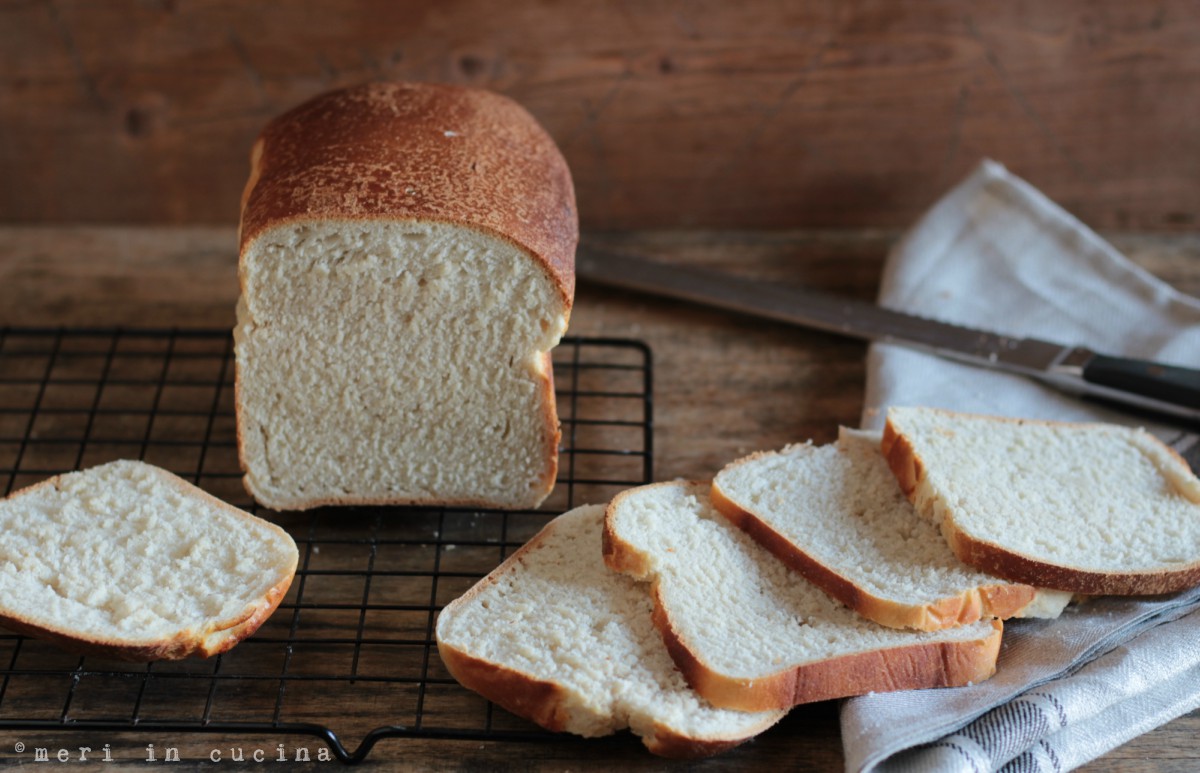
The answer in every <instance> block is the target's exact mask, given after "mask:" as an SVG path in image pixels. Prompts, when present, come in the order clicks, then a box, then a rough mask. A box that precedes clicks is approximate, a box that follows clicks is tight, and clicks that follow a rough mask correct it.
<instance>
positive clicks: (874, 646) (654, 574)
mask: <svg viewBox="0 0 1200 773" xmlns="http://www.w3.org/2000/svg"><path fill="white" fill-rule="evenodd" d="M709 488H710V486H709V484H707V483H688V482H672V483H659V484H655V485H651V486H643V487H640V488H635V489H630V490H628V491H626V492H624V493H622V494H619V495H618V496H617V497H616V498H615V499H614V500H613V501H612V503H611V504H610V505H609V507H608V512H607V516H606V521H605V534H604V536H605V540H604V553H605V560H606V561H607V563H608V565H609V566H610V567H612V568H614V569H617V570H619V571H622V572H624V573H626V574H629V575H630V576H632V577H635V578H639V579H642V580H645V581H647V584H646V591H647V593H649V594H652V596H653V598H654V620H655V623H656V625H657V626H658V628H659V630H660V632H661V633H662V636H663V639H664V641H665V642H666V645H667V650H668V651H669V652H670V653H671V657H672V658H673V659H674V661H675V663H676V665H678V666H679V668H680V669H681V670H682V671H683V673H684V675H685V676H686V677H687V681H688V683H689V684H690V685H692V687H693V688H695V690H696V691H697V692H698V693H700V695H702V696H704V697H705V698H707V699H708V701H709V702H711V703H712V704H713V705H715V706H722V707H726V708H733V709H739V710H743V711H763V710H768V709H785V708H790V707H791V706H793V705H795V704H798V703H805V702H810V701H819V700H827V699H830V698H841V697H846V696H850V695H860V694H863V693H867V692H872V691H873V692H883V691H890V690H904V689H915V688H923V687H941V686H952V685H963V684H967V683H969V682H978V681H982V680H984V679H987V678H988V677H990V676H991V675H992V673H993V672H994V671H995V667H996V656H997V654H998V653H999V650H1000V636H1001V631H1002V623H1001V622H1000V621H998V620H995V621H992V620H988V621H981V622H974V623H968V624H966V625H961V626H958V627H956V628H950V629H946V630H942V631H936V632H919V631H902V630H896V629H893V628H885V627H883V626H881V625H878V624H876V623H873V622H871V621H869V620H867V619H865V618H863V617H860V616H859V615H857V614H856V613H854V612H852V611H850V610H849V609H846V608H845V607H843V606H842V605H841V604H839V603H837V602H836V601H834V600H833V599H832V598H831V597H829V596H828V595H827V594H826V593H825V592H824V591H822V590H821V589H820V588H818V587H816V586H815V585H813V584H811V583H809V582H808V581H806V580H805V579H804V578H803V577H801V576H799V575H798V574H795V573H794V572H792V571H791V570H790V569H788V567H787V566H785V565H784V564H783V563H782V562H781V561H779V560H778V559H777V558H775V557H774V556H773V555H771V554H770V553H769V552H767V551H766V550H765V549H764V548H762V547H760V546H759V545H758V544H756V543H755V542H754V541H753V540H751V539H750V537H749V536H747V535H746V534H745V533H743V532H742V531H740V530H739V529H737V528H736V527H735V526H733V525H732V524H731V523H729V522H728V521H727V520H726V519H725V518H724V517H723V516H721V515H720V514H719V513H718V512H717V511H716V509H715V508H713V506H712V504H711V503H710V501H709V496H708V494H709Z"/></svg>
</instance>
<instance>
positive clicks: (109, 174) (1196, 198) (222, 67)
mask: <svg viewBox="0 0 1200 773" xmlns="http://www.w3.org/2000/svg"><path fill="white" fill-rule="evenodd" d="M1196 10H1197V6H1196V4H1195V3H1194V2H1187V1H1184V0H1164V1H1163V2H1140V1H1139V2H1129V0H1094V1H1089V0H1062V1H1061V2H1051V3H1046V2H1040V1H1039V0H980V1H979V2H954V1H953V0H923V1H916V0H912V1H908V2H905V1H900V0H879V1H868V0H858V1H854V0H844V1H842V2H784V1H779V2H768V1H759V0H743V2H739V3H731V2H727V1H726V0H711V1H710V0H694V1H693V0H645V1H635V0H629V1H628V2H595V1H593V2H584V1H582V0H580V1H578V2H565V1H564V2H553V1H551V0H503V1H500V0H412V1H408V2H394V1H393V0H353V1H346V0H288V2H270V3H268V2H237V1H235V0H194V1H189V0H106V1H105V2H94V1H93V0H0V222H10V223H30V222H35V223H54V222H92V223H162V224H179V223H208V224H231V223H235V222H236V220H237V202H238V196H239V194H240V191H241V187H242V184H243V181H244V178H245V174H246V170H247V160H246V157H247V153H248V149H249V147H250V145H251V142H252V140H253V138H254V136H255V135H256V133H257V132H258V130H259V128H260V127H261V126H262V124H263V123H264V122H265V121H266V120H267V119H268V118H269V117H270V116H272V115H274V114H276V113H278V112H281V111H283V110H285V109H287V108H289V107H291V106H292V105H294V104H296V103H298V102H300V101H302V100H304V99H305V98H307V97H309V96H311V95H313V94H316V93H318V92H320V91H323V90H326V89H329V88H333V87H338V86H343V85H348V84H353V83H357V82H361V81H364V80H371V79H421V80H438V81H450V82H456V83H466V84H474V85H478V86H485V87H489V88H492V89H496V90H498V91H501V92H503V93H506V94H508V95H510V96H512V97H514V98H516V99H517V100H519V101H520V102H522V103H523V104H525V105H526V106H527V107H529V109H530V110H531V111H532V112H533V113H534V114H535V115H536V116H537V117H538V118H539V119H540V120H541V121H542V122H543V123H544V124H545V126H546V127H547V128H548V129H549V131H550V132H551V133H552V134H553V136H554V137H555V138H556V139H557V141H558V142H559V143H560V144H561V146H562V148H563V150H564V152H565V154H566V156H567V158H568V161H569V163H570V165H571V167H572V169H573V170H574V174H575V179H576V185H577V188H578V192H579V201H580V208H581V213H582V217H583V225H584V227H585V228H587V229H591V230H606V229H635V228H650V227H655V228H673V227H703V228H753V229H758V228H812V227H821V228H823V227H847V228H861V227H877V226H878V227H891V228H894V227H902V226H906V225H908V224H909V223H911V221H912V220H913V218H915V217H916V216H917V215H918V214H919V213H920V212H921V211H922V210H923V209H924V208H925V207H927V206H928V205H929V204H930V203H931V202H932V201H933V200H935V199H936V198H937V197H938V196H939V195H940V194H941V193H942V192H943V191H944V190H945V189H946V188H947V187H948V186H949V185H951V184H952V183H953V182H954V181H956V180H957V179H959V178H960V177H961V176H962V175H964V174H965V173H966V172H967V171H968V170H969V169H970V168H971V167H973V166H974V165H975V164H976V163H977V162H978V160H979V159H980V158H981V157H983V156H990V157H993V158H996V159H997V160H999V161H1002V162H1003V163H1005V164H1007V165H1008V166H1009V167H1010V168H1012V169H1013V170H1014V171H1016V172H1017V173H1018V174H1020V175H1022V176H1024V177H1026V178H1027V179H1029V180H1030V181H1032V182H1033V183H1034V184H1035V185H1037V186H1039V187H1040V188H1042V189H1043V190H1044V191H1046V192H1047V193H1048V194H1050V195H1051V196H1052V197H1053V198H1055V199H1056V200H1058V201H1059V202H1060V203H1062V204H1064V205H1065V206H1066V207H1067V208H1068V209H1070V210H1071V211H1073V212H1074V213H1075V214H1077V215H1078V216H1080V217H1081V218H1082V219H1084V220H1085V221H1086V222H1087V223H1089V224H1090V225H1092V226H1093V227H1096V228H1100V229H1107V230H1112V229H1120V230H1157V231H1179V230H1189V229H1194V228H1195V227H1196V223H1197V217H1198V214H1200V213H1198V210H1200V14H1198V13H1196Z"/></svg>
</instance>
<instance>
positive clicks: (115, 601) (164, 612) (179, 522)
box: [0, 461, 297, 661]
mask: <svg viewBox="0 0 1200 773" xmlns="http://www.w3.org/2000/svg"><path fill="white" fill-rule="evenodd" d="M296 560H297V551H296V544H295V543H294V542H293V541H292V538H291V537H289V536H288V535H287V533H286V532H284V531H283V530H282V529H280V528H279V527H278V526H275V525H273V524H271V523H268V522H266V521H264V520H262V519H259V518H256V517H254V516H252V515H250V514H249V513H245V512H242V511H241V510H238V509H236V508H234V507H232V506H230V505H227V504H225V503H224V502H221V501H220V500H217V499H215V498H214V497H212V496H210V495H208V494H206V493H205V492H203V491H201V490H200V489H198V488H196V487H195V486H193V485H191V484H190V483H187V482H186V481H184V480H182V479H181V478H178V477H176V476H174V475H172V474H171V473H169V472H167V471H165V470H161V469H159V468H157V467H153V466H151V465H148V464H144V463H142V462H134V461H119V462H111V463H109V464H105V465H101V466H99V467H93V468H91V469H88V470H85V471H83V472H72V473H68V474H66V475H60V476H58V477H55V478H51V479H49V480H46V481H43V482H42V483H39V484H37V485H34V486H31V487H29V488H26V489H22V490H20V491H17V492H14V493H13V494H11V495H10V496H9V497H8V498H7V499H5V500H3V501H0V625H3V626H4V627H6V628H9V629H12V630H15V631H19V632H21V633H25V634H28V635H29V636H32V637H35V638H42V639H47V640H50V641H53V642H55V643H57V644H59V645H60V646H63V647H65V648H67V649H69V650H71V651H75V652H81V653H87V654H98V655H103V656H106V657H112V658H118V659H122V660H135V661H149V660H176V659H180V658H184V657H188V656H192V655H195V656H201V657H207V656H209V655H215V654H217V653H220V652H225V651H226V650H228V649H230V648H231V647H233V646H234V645H235V644H237V643H238V642H240V641H241V640H243V639H245V638H246V637H247V636H249V635H250V634H252V633H254V631H255V630H257V629H258V627H259V626H260V625H262V623H263V622H264V621H265V620H266V619H267V618H268V617H269V616H270V615H271V613H272V612H273V611H274V610H275V608H276V607H277V606H278V605H279V602H280V601H281V600H282V599H283V596H284V594H285V593H287V590H288V587H289V586H290V585H291V582H292V577H293V575H294V574H295V571H296Z"/></svg>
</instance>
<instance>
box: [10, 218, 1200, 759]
mask: <svg viewBox="0 0 1200 773" xmlns="http://www.w3.org/2000/svg"><path fill="white" fill-rule="evenodd" d="M591 238H593V239H595V240H596V241H600V242H606V243H610V244H618V245H621V246H624V247H627V248H632V249H638V250H641V251H643V252H645V253H646V254H648V255H653V256H654V257H656V258H658V259H661V260H667V261H679V262H686V263H691V264H697V265H705V266H711V267H715V268H720V269H723V270H729V271H735V272H739V273H743V274H745V275H748V276H755V277H762V278H769V279H772V280H777V281H779V282H787V283H796V284H803V285H807V286H810V287H815V288H821V289H825V290H829V291H833V292H839V293H844V294H846V295H850V296H854V297H858V298H871V297H872V296H873V294H874V292H875V287H876V283H877V281H878V276H879V269H880V266H881V263H882V260H883V258H884V255H885V253H886V251H887V249H888V247H889V245H890V244H891V243H892V241H893V240H894V238H895V234H894V233H892V232H861V231H860V232H824V233H806V232H784V233H781V232H774V233H762V232H750V231H746V232H707V233H702V232H686V233H680V232H669V231H660V232H645V233H635V234H623V235H617V234H596V235H593V236H592V237H591ZM1111 238H1112V240H1113V241H1114V242H1115V243H1116V245H1117V246H1118V247H1119V248H1120V249H1122V250H1123V251H1125V252H1126V253H1127V254H1128V255H1130V256H1131V257H1132V258H1133V259H1134V260H1136V261H1137V262H1138V263H1140V264H1141V265H1143V266H1144V267H1146V268H1148V269H1149V270H1150V271H1152V272H1153V273H1155V274H1157V275H1159V276H1161V277H1163V278H1165V279H1167V280H1168V281H1171V282H1172V283H1174V284H1176V285H1177V286H1178V287H1180V288H1181V289H1183V290H1185V291H1187V292H1191V293H1200V237H1196V236H1162V235H1158V236H1137V235H1127V234H1112V235H1111ZM234 243H235V242H234V233H233V231H232V229H229V228H201V227H193V228H81V227H74V228H29V227H26V228H12V227H8V228H0V325H54V326H57V325H67V326H86V325H128V326H164V325H166V326H170V325H179V326H185V327H197V326H204V327H212V326H216V327H225V326H229V325H232V323H233V301H234V298H235V297H236V293H237V283H236V278H235V275H234V271H235V258H234V249H233V246H234ZM571 332H572V333H574V334H580V335H599V336H617V337H627V338H637V339H641V340H643V341H645V342H646V343H648V344H649V345H650V347H651V348H652V350H653V352H654V362H655V365H654V373H655V394H654V397H655V420H656V459H655V461H656V470H657V477H659V478H670V477H675V476H688V477H704V476H708V475H711V474H712V473H713V472H714V471H715V470H717V469H718V468H719V467H720V466H721V465H722V464H723V463H724V462H725V461H727V460H729V459H731V458H733V457H735V456H737V455H739V454H742V453H744V452H746V451H749V450H753V449H758V448H771V447H777V446H780V445H783V444H784V443H787V442H791V441H795V440H800V439H804V438H808V437H812V438H815V439H817V440H819V441H827V440H830V439H832V437H833V436H834V433H835V431H836V426H837V424H838V423H845V424H854V423H855V422H856V421H857V419H858V414H859V410H860V405H861V400H862V381H863V354H864V347H863V346H862V345H861V344H858V343H854V342H851V341H847V340H843V339H839V338H836V337H834V336H830V335H826V334H821V333H816V332H808V331H803V330H796V329H789V328H784V327H780V326H776V325H771V324H763V323H760V322H758V321H754V320H749V319H746V318H743V317H739V316H737V315H733V314H727V313H723V312H718V311H712V310H707V309H701V308H697V307H692V306H689V305H686V304H683V303H677V302H671V301H661V300H656V299H652V298H648V297H642V296H635V295H626V294H621V293H617V292H613V291H609V290H603V289H598V288H595V287H590V286H588V285H586V284H582V285H581V286H580V288H579V292H578V300H577V306H576V310H575V313H574V317H573V320H572V330H571ZM333 708H334V710H335V711H336V710H337V709H338V707H333ZM355 708H357V707H351V706H347V707H345V709H346V711H348V712H349V711H353V710H354V709H355ZM1198 733H1200V713H1193V714H1190V715H1188V716H1185V717H1183V718H1180V719H1177V720H1175V721H1174V722H1171V723H1170V724H1168V725H1166V726H1164V727H1162V728H1160V729H1158V730H1155V731H1153V732H1151V733H1149V734H1147V735H1144V736H1141V737H1139V738H1137V739H1135V740H1133V741H1131V742H1130V743H1128V744H1126V745H1124V746H1122V747H1120V748H1118V749H1116V750H1114V751H1112V752H1111V753H1109V754H1108V755H1106V756H1105V757H1104V758H1102V759H1100V760H1097V761H1095V762H1094V763H1092V764H1090V765H1089V766H1087V768H1086V769H1087V770H1089V771H1093V772H1104V773H1107V772H1109V771H1131V770H1132V771H1139V772H1140V773H1149V772H1150V771H1192V770H1196V769H1197V767H1200V745H1198V744H1197V743H1196V740H1195V739H1196V738H1197V734H1198ZM3 735H4V737H3V738H0V760H13V759H15V758H17V757H16V755H14V754H13V745H14V743H15V742H16V741H18V740H20V741H21V742H23V743H25V744H26V745H27V747H28V748H30V749H32V748H34V746H35V745H37V746H45V747H49V748H51V749H52V750H57V749H58V748H59V747H66V748H68V749H70V750H71V751H72V754H75V755H77V754H78V752H77V747H78V746H82V745H88V746H91V747H92V748H93V749H100V748H101V747H102V746H103V744H105V743H109V744H111V746H112V748H113V750H114V754H115V755H116V756H117V759H119V760H124V761H126V762H128V763H129V765H128V767H130V768H139V769H140V768H141V767H142V766H143V765H144V763H143V762H140V760H145V758H146V744H147V743H149V742H155V739H154V738H147V737H144V736H138V735H136V734H128V735H126V734H108V735H104V734H86V735H84V736H74V735H71V736H55V735H53V734H45V733H42V734H34V733H32V732H31V733H9V732H6V733H4V734H3ZM281 741H286V743H287V745H288V749H289V750H291V749H292V748H293V747H294V746H297V745H304V746H308V747H309V748H310V749H311V750H312V751H313V752H314V753H315V750H316V748H317V746H318V744H317V743H315V742H314V741H308V740H303V741H301V740H295V741H289V740H288V739H281V738H262V739H253V738H244V737H233V738H222V737H220V736H212V735H206V736H181V737H176V738H172V739H171V744H172V745H174V746H177V747H179V749H180V753H181V757H182V759H183V760H184V761H185V762H184V763H180V764H175V765H173V769H180V770H182V769H189V768H192V767H200V764H199V763H198V762H197V761H198V760H206V759H208V755H209V754H210V753H211V751H212V750H213V749H230V748H233V747H238V748H242V749H244V751H245V753H246V754H247V756H248V755H249V754H251V753H252V751H253V749H255V748H262V749H264V750H265V752H266V756H267V759H272V758H273V756H272V755H273V754H274V753H275V749H276V746H277V744H278V743H280V742H281ZM158 743H159V749H160V750H161V748H162V746H163V742H162V741H161V740H159V741H158ZM52 753H53V752H52ZM223 753H224V752H223ZM226 756H227V754H226ZM27 758H28V757H27V756H26V759H27ZM188 761H190V762H188ZM401 765H403V766H408V767H411V768H414V769H444V768H446V767H452V768H467V769H481V770H482V769H487V770H493V769H514V768H515V769H531V770H560V769H584V768H586V769H612V768H614V767H616V766H621V767H622V768H625V769H629V770H654V769H660V768H662V767H663V766H664V763H663V762H662V761H661V760H657V759H654V758H652V757H650V756H649V755H647V754H645V752H644V751H643V750H642V749H641V747H640V744H638V743H637V742H636V741H635V740H633V739H631V738H629V737H627V736H622V737H618V738H616V739H611V740H600V741H582V740H574V739H565V740H563V741H562V742H561V743H553V744H548V745H515V744H509V743H479V742H462V741H425V740H420V741H412V740H405V741H399V740H385V741H382V742H381V743H380V744H379V745H378V746H377V747H376V749H375V750H374V752H373V753H372V755H371V757H370V758H369V762H368V763H367V764H366V765H365V768H366V769H388V768H392V767H396V766H401ZM841 765H842V757H841V746H840V742H839V740H838V724H837V715H836V707H835V706H834V704H831V703H828V704H817V705H813V706H807V707H801V708H799V709H797V710H796V711H794V712H793V713H792V714H791V715H790V716H789V717H788V718H787V719H786V720H784V722H783V723H781V724H780V725H778V726H777V727H775V728H773V729H772V730H770V731H768V732H767V733H766V734H764V735H763V736H761V737H760V738H759V739H757V740H755V741H754V742H752V743H750V744H747V745H745V746H743V747H741V748H739V749H736V750H734V751H732V752H730V753H728V754H726V755H723V756H721V757H718V758H715V759H712V760H709V761H706V762H702V763H697V764H696V765H694V766H692V767H689V769H697V770H714V771H723V770H730V771H732V770H760V769H772V768H774V769H787V770H798V771H829V770H839V769H840V768H841ZM112 767H114V768H115V767H121V766H119V765H114V766H112Z"/></svg>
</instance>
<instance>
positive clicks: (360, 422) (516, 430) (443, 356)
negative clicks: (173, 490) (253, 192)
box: [235, 222, 567, 508]
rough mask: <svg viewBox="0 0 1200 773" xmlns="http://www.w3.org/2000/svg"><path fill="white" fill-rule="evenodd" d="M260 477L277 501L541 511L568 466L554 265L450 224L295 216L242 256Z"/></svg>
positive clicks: (253, 454) (240, 348) (239, 334)
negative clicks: (555, 366) (557, 376)
mask: <svg viewBox="0 0 1200 773" xmlns="http://www.w3.org/2000/svg"><path fill="white" fill-rule="evenodd" d="M242 274H243V289H244V295H243V303H242V304H241V314H240V319H239V323H238V327H237V330H236V337H235V338H236V350H237V362H238V380H239V395H238V397H239V403H240V406H239V407H240V411H239V421H240V431H241V436H242V442H243V444H244V448H243V454H244V460H245V462H246V464H247V468H248V469H247V476H246V479H247V484H248V486H249V488H250V489H251V490H252V491H253V492H254V494H255V496H256V497H258V498H259V500H260V501H262V502H263V503H265V504H268V505H270V506H272V507H284V508H286V507H295V508H299V507H304V506H307V505H309V504H311V503H322V502H339V501H346V502H354V501H382V502H387V501H415V502H422V501H441V502H451V503H453V502H465V503H484V504H498V505H501V506H508V507H522V506H534V505H536V504H537V503H538V502H540V501H541V499H542V498H544V497H545V495H546V494H547V493H548V491H549V487H550V485H551V483H552V479H553V475H554V470H555V467H556V451H557V440H558V436H557V420H556V418H555V413H554V402H553V394H552V389H553V385H552V382H551V379H552V376H551V374H550V373H548V365H547V358H548V352H549V350H550V349H551V348H552V347H553V346H554V345H555V344H557V343H558V340H559V338H560V336H561V335H562V333H563V331H564V330H565V328H566V324H567V322H566V310H565V309H564V307H563V305H562V302H561V299H560V298H559V296H558V291H557V288H556V287H555V285H554V283H553V282H552V281H551V280H550V278H549V277H548V276H547V275H546V274H545V272H544V271H541V270H540V269H539V268H538V267H537V265H536V264H535V263H534V262H533V261H532V260H531V259H530V258H529V256H528V255H526V254H525V253H524V252H522V251H521V250H520V249H518V248H516V247H514V246H513V245H511V244H509V243H507V242H504V241H502V240H499V239H496V238H494V237H490V236H487V235H484V234H480V233H476V232H467V231H464V230H463V229H461V228H456V227H452V226H447V225H445V224H439V223H408V224H402V225H401V224H390V223H372V224H354V223H350V222H343V223H325V224H322V225H315V224H301V225H291V226H281V227H279V228H277V229H275V230H273V231H270V232H268V233H267V234H265V235H264V236H263V237H262V238H260V239H259V240H258V241H257V242H255V243H254V244H253V245H252V247H251V249H250V250H249V251H248V252H247V253H246V254H245V255H244V256H243V259H242Z"/></svg>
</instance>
